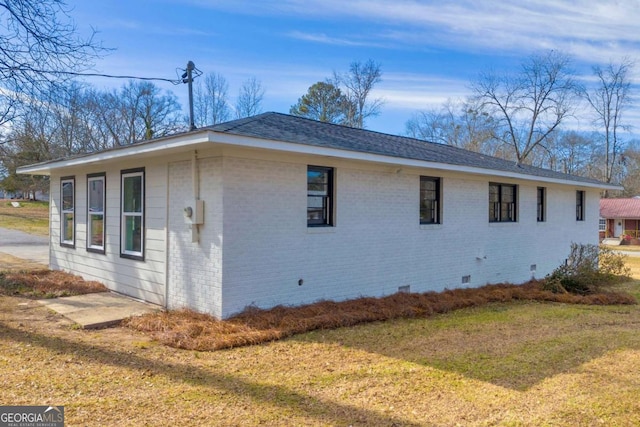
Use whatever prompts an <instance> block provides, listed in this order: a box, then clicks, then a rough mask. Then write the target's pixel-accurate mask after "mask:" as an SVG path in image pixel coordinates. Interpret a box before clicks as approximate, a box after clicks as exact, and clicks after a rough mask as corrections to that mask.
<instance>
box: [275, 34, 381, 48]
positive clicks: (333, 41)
mask: <svg viewBox="0 0 640 427" xmlns="http://www.w3.org/2000/svg"><path fill="white" fill-rule="evenodd" d="M286 36H287V37H291V38H294V39H297V40H304V41H309V42H314V43H322V44H329V45H337V46H351V47H364V46H367V47H385V46H384V45H383V44H381V43H373V42H370V41H359V40H352V39H348V38H338V37H331V36H328V35H327V34H324V33H305V32H302V31H291V32H289V33H287V34H286Z"/></svg>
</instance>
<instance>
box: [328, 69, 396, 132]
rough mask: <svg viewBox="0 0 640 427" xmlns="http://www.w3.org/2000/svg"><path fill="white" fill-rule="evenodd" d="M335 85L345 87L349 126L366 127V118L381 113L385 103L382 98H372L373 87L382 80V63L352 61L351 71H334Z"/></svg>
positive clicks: (346, 122)
mask: <svg viewBox="0 0 640 427" xmlns="http://www.w3.org/2000/svg"><path fill="white" fill-rule="evenodd" d="M333 80H334V82H335V83H334V84H335V86H338V85H341V86H343V87H344V90H343V92H344V94H345V96H346V99H347V100H348V102H347V103H346V104H345V107H344V109H345V112H346V121H345V124H346V125H347V126H351V127H356V128H364V124H365V120H366V119H367V118H369V117H375V116H377V115H378V114H380V107H382V104H384V100H383V99H382V98H375V99H370V95H371V91H372V90H373V87H374V86H375V85H376V84H377V83H380V81H382V69H381V67H380V64H378V63H376V62H374V61H373V60H371V59H370V60H368V61H367V62H365V63H364V64H363V63H362V62H359V61H355V62H352V63H351V65H350V66H349V72H347V73H343V74H339V73H336V72H334V73H333Z"/></svg>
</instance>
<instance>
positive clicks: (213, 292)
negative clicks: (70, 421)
mask: <svg viewBox="0 0 640 427" xmlns="http://www.w3.org/2000/svg"><path fill="white" fill-rule="evenodd" d="M20 172H21V173H29V174H44V175H50V176H51V191H50V194H51V213H50V216H51V230H50V236H51V245H50V247H51V251H50V266H51V268H53V269H61V270H66V271H71V272H73V273H76V274H80V275H81V276H83V277H85V278H88V279H93V280H99V281H101V282H103V283H104V284H106V285H107V286H108V287H109V288H110V289H112V290H114V291H116V292H120V293H123V294H127V295H131V296H133V297H136V298H140V299H143V300H146V301H149V302H152V303H155V304H159V305H162V306H165V307H167V308H170V309H173V308H181V307H190V308H193V309H195V310H198V311H202V312H207V313H211V314H213V315H215V316H217V317H223V318H224V317H228V316H229V315H231V314H233V313H236V312H238V311H241V310H242V309H244V308H245V307H247V306H250V305H255V306H258V307H272V306H275V305H278V304H292V305H295V304H302V303H310V302H314V301H317V300H320V299H333V300H343V299H348V298H356V297H359V296H382V295H388V294H391V293H394V292H397V291H398V290H403V291H406V290H410V291H411V292H424V291H429V290H433V291H440V290H443V289H444V288H456V287H473V286H481V285H485V284H487V283H499V282H513V283H522V282H524V281H526V280H528V279H530V278H531V277H543V276H544V275H546V274H547V273H549V272H550V271H552V270H553V269H554V268H555V267H556V266H558V265H559V264H560V263H562V262H563V261H564V259H565V257H566V256H567V255H568V252H569V246H570V243H571V242H580V243H593V244H597V243H598V218H599V215H598V209H599V198H600V197H599V192H600V190H602V189H618V187H617V186H613V185H609V184H605V183H602V182H598V181H594V180H590V179H586V178H581V177H576V176H570V175H564V174H560V173H556V172H552V171H549V170H544V169H538V168H534V167H531V166H524V165H517V164H514V163H513V162H508V161H504V160H501V159H496V158H492V157H488V156H484V155H481V154H477V153H472V152H469V151H465V150H460V149H457V148H454V147H449V146H445V145H440V144H433V143H427V142H423V141H417V140H414V139H410V138H402V137H398V136H391V135H385V134H380V133H376V132H371V131H366V130H361V129H352V128H346V127H342V126H337V125H331V124H326V123H320V122H315V121H311V120H307V119H302V118H297V117H292V116H287V115H284V114H278V113H265V114H261V115H258V116H255V117H251V118H248V119H242V120H236V121H232V122H228V123H224V124H220V125H215V126H211V127H208V128H203V129H198V130H195V131H191V132H187V133H183V134H179V135H175V136H171V137H164V138H158V139H154V140H150V141H145V142H142V143H137V144H133V145H130V146H126V147H121V148H118V149H112V150H107V151H102V152H97V153H93V154H89V155H84V156H80V157H74V158H69V159H62V160H57V161H53V162H48V163H43V164H37V165H32V166H26V167H23V168H21V169H20ZM189 213H190V216H188V214H189ZM196 223H198V224H197V225H196Z"/></svg>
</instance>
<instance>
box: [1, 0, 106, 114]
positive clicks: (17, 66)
mask: <svg viewBox="0 0 640 427" xmlns="http://www.w3.org/2000/svg"><path fill="white" fill-rule="evenodd" d="M0 26H1V27H2V36H1V37H0V81H1V82H2V87H3V89H4V90H3V91H2V98H3V99H0V101H1V102H2V106H1V107H0V124H2V123H6V122H7V121H10V120H11V119H12V118H13V115H14V112H15V106H16V104H17V103H18V102H20V101H24V97H25V96H26V95H25V94H27V95H30V96H31V97H42V96H43V95H46V94H47V93H49V90H50V85H51V83H56V82H60V81H61V80H65V79H68V78H70V77H71V76H70V74H69V73H70V72H73V71H81V70H85V69H87V68H89V67H91V65H92V62H93V60H94V59H95V58H97V57H98V56H99V54H100V53H101V52H102V51H103V49H102V47H101V46H100V45H98V44H97V43H96V42H95V41H94V40H93V34H92V35H91V36H90V37H89V38H87V39H82V38H80V37H79V36H78V35H77V31H76V27H75V25H74V23H73V21H72V20H71V18H70V16H69V10H68V8H67V6H66V4H65V2H64V1H63V0H38V1H33V0H0ZM17 94H23V95H22V96H23V98H22V99H21V98H20V97H18V95H17Z"/></svg>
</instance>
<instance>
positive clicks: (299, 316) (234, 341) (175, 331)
mask: <svg viewBox="0 0 640 427" xmlns="http://www.w3.org/2000/svg"><path fill="white" fill-rule="evenodd" d="M523 300H527V301H552V302H561V303H567V304H589V305H613V304H635V303H636V299H635V298H634V297H633V296H632V295H629V294H627V293H616V292H607V293H599V294H593V295H587V296H580V295H573V294H567V293H565V294H557V293H552V292H549V291H545V290H542V286H541V282H538V281H531V282H529V283H526V284H524V285H509V284H500V285H488V286H484V287H482V288H475V289H456V290H446V291H444V292H439V293H436V292H428V293H424V294H415V293H414V294H409V293H397V294H394V295H390V296H387V297H384V298H359V299H355V300H349V301H344V302H333V301H321V302H317V303H315V304H309V305H304V306H298V307H284V306H278V307H274V308H272V309H269V310H261V309H257V308H249V309H247V310H245V311H244V312H242V313H240V314H238V315H236V316H234V317H232V318H229V319H227V320H224V321H220V320H216V319H215V318H213V317H211V316H208V315H205V314H200V313H195V312H193V311H190V310H180V311H169V312H163V313H153V314H148V315H144V316H141V317H134V318H131V319H129V320H127V321H126V322H125V324H126V325H127V326H129V327H131V328H134V329H137V330H139V331H143V332H146V333H150V334H151V335H152V336H153V337H154V338H155V339H157V340H158V341H160V342H161V343H163V344H165V345H169V346H172V347H176V348H184V349H190V350H199V351H211V350H219V349H224V348H232V347H238V346H244V345H251V344H258V343H263V342H268V341H274V340H279V339H282V338H285V337H290V336H292V335H295V334H301V333H304V332H309V331H313V330H317V329H335V328H341V327H347V326H353V325H357V324H361V323H369V322H376V321H385V320H391V319H400V318H424V317H429V316H432V315H434V314H441V313H448V312H450V311H453V310H458V309H462V308H467V307H478V306H483V305H486V304H489V303H493V302H509V301H523Z"/></svg>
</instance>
